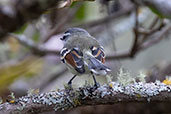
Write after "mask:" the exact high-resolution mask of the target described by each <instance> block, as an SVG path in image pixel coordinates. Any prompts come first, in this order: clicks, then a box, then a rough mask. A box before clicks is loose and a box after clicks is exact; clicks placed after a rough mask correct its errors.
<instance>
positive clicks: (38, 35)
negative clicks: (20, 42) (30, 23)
mask: <svg viewBox="0 0 171 114" xmlns="http://www.w3.org/2000/svg"><path fill="white" fill-rule="evenodd" d="M39 38H40V32H39V31H36V32H35V33H34V34H33V40H34V41H35V42H38V41H39Z"/></svg>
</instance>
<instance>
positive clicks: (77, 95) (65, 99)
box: [18, 81, 171, 110]
mask: <svg viewBox="0 0 171 114" xmlns="http://www.w3.org/2000/svg"><path fill="white" fill-rule="evenodd" d="M161 92H169V93H170V92H171V86H170V85H166V84H164V83H162V82H160V81H156V82H154V83H143V82H134V83H131V84H128V85H127V86H123V85H122V84H120V83H118V82H110V84H104V85H102V86H99V87H94V86H91V85H86V86H84V87H80V88H77V89H70V90H67V89H64V90H57V91H51V92H47V93H41V94H34V95H31V96H29V95H28V96H24V97H21V98H19V100H18V102H19V103H20V104H22V108H20V109H23V108H24V107H25V106H26V104H27V103H30V102H33V103H35V104H43V105H49V106H51V107H53V109H54V110H65V109H69V108H73V107H76V106H79V105H82V103H83V101H85V100H90V101H93V100H94V99H96V100H98V99H103V98H106V96H108V97H109V96H117V95H119V96H120V95H126V96H128V99H129V96H130V98H132V97H135V99H137V100H139V99H140V98H145V99H146V101H147V102H150V101H151V98H152V97H153V96H156V95H158V94H160V93H161ZM119 96H118V99H116V100H115V101H114V102H120V101H122V100H123V99H122V97H121V98H120V97H119Z"/></svg>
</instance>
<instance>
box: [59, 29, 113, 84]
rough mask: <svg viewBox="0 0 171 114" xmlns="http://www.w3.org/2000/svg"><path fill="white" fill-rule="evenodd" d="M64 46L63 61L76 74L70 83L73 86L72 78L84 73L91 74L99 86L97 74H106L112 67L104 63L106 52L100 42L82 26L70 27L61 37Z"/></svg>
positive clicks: (62, 51)
mask: <svg viewBox="0 0 171 114" xmlns="http://www.w3.org/2000/svg"><path fill="white" fill-rule="evenodd" d="M60 39H61V40H62V41H63V43H64V47H63V48H62V50H61V53H60V54H61V61H62V62H63V63H64V64H66V66H67V68H68V69H69V71H70V72H71V73H73V74H74V76H73V77H72V78H71V79H70V80H69V82H68V85H69V86H70V87H72V80H73V79H74V78H75V77H76V76H80V75H82V74H91V75H92V77H93V80H94V83H95V86H96V87H97V86H98V85H99V84H98V83H97V81H96V79H95V75H96V76H98V75H103V76H105V75H106V74H107V73H108V72H110V69H109V68H108V67H106V66H105V65H104V63H105V54H104V49H103V47H102V46H101V45H100V44H99V42H98V41H97V40H96V39H95V38H94V37H93V36H91V35H90V34H89V33H88V32H87V31H86V30H84V29H82V28H69V29H68V30H66V32H64V34H63V37H62V38H60Z"/></svg>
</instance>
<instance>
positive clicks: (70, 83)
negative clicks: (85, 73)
mask: <svg viewBox="0 0 171 114" xmlns="http://www.w3.org/2000/svg"><path fill="white" fill-rule="evenodd" d="M76 76H77V75H74V76H73V77H72V78H71V79H70V80H69V82H68V86H69V87H70V88H72V80H73V79H74V78H75V77H76Z"/></svg>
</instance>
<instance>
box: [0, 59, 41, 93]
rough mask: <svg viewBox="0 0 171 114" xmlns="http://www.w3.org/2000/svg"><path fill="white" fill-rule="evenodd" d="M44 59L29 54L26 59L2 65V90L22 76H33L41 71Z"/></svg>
mask: <svg viewBox="0 0 171 114" xmlns="http://www.w3.org/2000/svg"><path fill="white" fill-rule="evenodd" d="M42 66H43V61H42V59H41V58H37V57H32V56H29V57H27V58H25V59H24V60H22V61H20V62H18V63H16V64H13V65H6V66H1V67H0V91H1V90H4V89H6V88H7V87H8V86H9V85H10V84H11V83H12V82H14V81H15V80H16V79H17V78H19V77H20V76H25V77H32V76H34V75H37V74H39V73H40V70H42Z"/></svg>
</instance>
